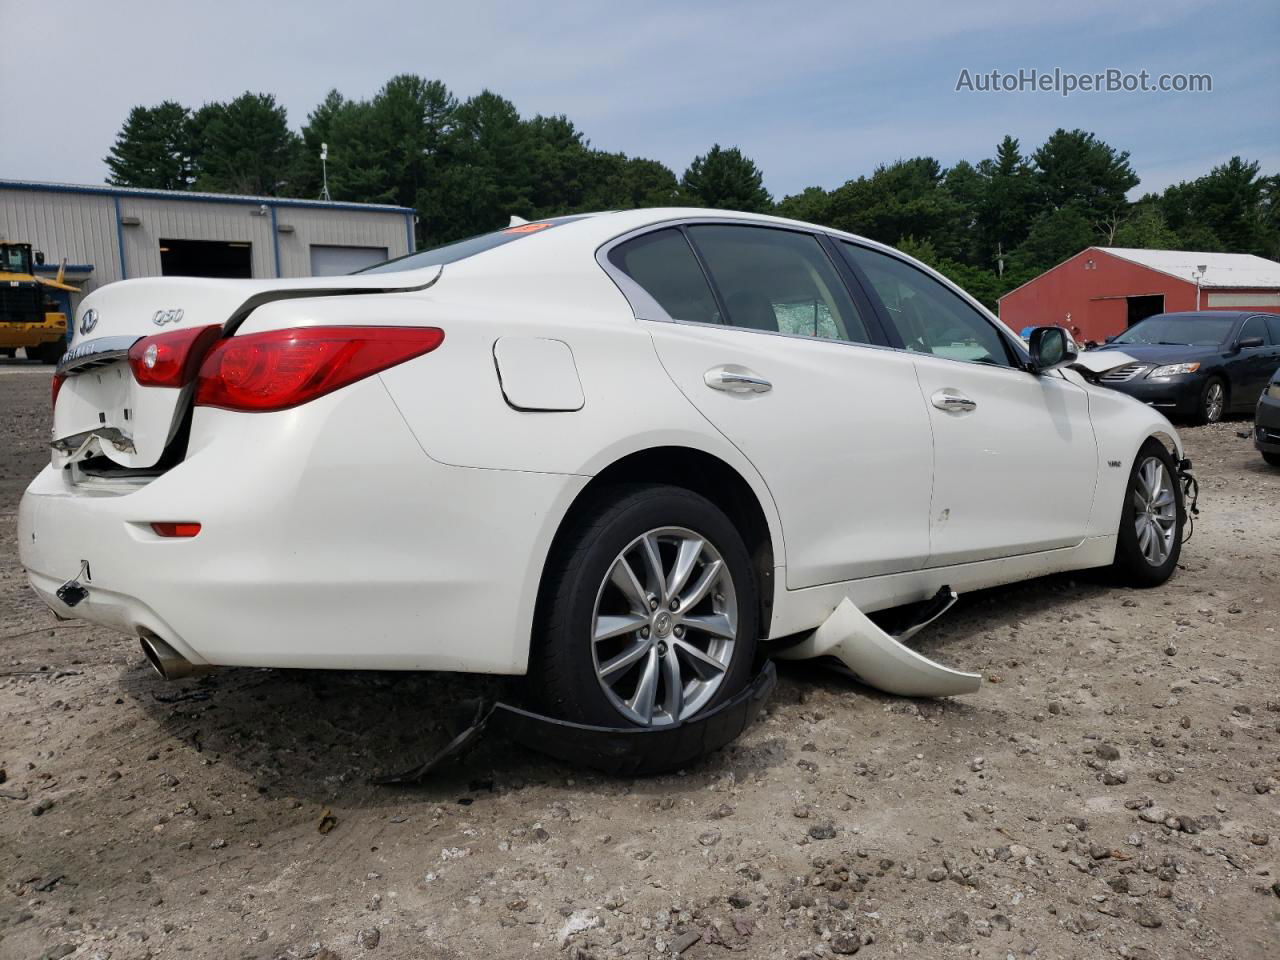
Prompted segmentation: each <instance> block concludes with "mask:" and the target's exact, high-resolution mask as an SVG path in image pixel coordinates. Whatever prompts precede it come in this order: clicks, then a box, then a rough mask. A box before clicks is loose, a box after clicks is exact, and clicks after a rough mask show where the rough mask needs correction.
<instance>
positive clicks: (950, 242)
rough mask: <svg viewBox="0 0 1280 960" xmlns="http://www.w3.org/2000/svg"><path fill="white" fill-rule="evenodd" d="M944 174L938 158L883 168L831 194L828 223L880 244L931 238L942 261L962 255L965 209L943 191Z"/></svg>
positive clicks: (928, 158)
mask: <svg viewBox="0 0 1280 960" xmlns="http://www.w3.org/2000/svg"><path fill="white" fill-rule="evenodd" d="M942 184H943V169H942V166H941V164H939V163H938V161H937V160H935V159H934V158H933V157H912V158H911V159H909V160H897V161H895V162H893V163H890V164H883V165H881V166H879V167H876V169H875V170H874V171H873V172H872V174H871V176H870V177H859V178H858V179H857V180H850V181H848V182H847V183H845V184H844V185H842V186H840V187H837V188H836V189H835V190H833V191H832V192H831V198H830V206H829V208H828V210H827V220H826V222H827V224H829V225H830V226H833V227H836V228H837V229H840V230H847V231H849V232H850V233H857V234H861V235H862V236H865V237H870V238H871V239H872V240H879V241H880V242H881V243H897V242H898V240H899V239H900V238H901V237H907V236H913V237H920V238H928V239H929V240H930V241H931V242H932V243H933V245H934V247H935V248H936V249H937V252H938V255H939V256H944V257H953V256H956V255H957V254H958V250H957V237H958V235H959V232H960V231H959V230H957V229H956V224H957V223H958V222H960V223H962V222H963V217H964V210H963V209H962V207H961V206H960V204H959V203H958V202H957V201H956V200H955V199H954V198H953V197H952V196H951V195H949V194H948V193H947V192H946V191H945V190H944V189H943V186H942Z"/></svg>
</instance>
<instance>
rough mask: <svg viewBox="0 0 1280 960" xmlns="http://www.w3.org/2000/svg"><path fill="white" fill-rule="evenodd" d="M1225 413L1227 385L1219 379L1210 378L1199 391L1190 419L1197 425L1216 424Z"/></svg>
mask: <svg viewBox="0 0 1280 960" xmlns="http://www.w3.org/2000/svg"><path fill="white" fill-rule="evenodd" d="M1226 412H1227V385H1226V384H1225V383H1223V381H1222V378H1221V377H1210V378H1209V380H1208V381H1207V382H1206V383H1205V385H1204V387H1202V388H1201V390H1200V399H1199V401H1198V402H1197V403H1196V410H1195V413H1194V414H1193V416H1192V419H1193V420H1194V421H1195V422H1196V423H1197V424H1206V423H1217V422H1218V421H1219V420H1221V419H1222V415H1223V414H1224V413H1226Z"/></svg>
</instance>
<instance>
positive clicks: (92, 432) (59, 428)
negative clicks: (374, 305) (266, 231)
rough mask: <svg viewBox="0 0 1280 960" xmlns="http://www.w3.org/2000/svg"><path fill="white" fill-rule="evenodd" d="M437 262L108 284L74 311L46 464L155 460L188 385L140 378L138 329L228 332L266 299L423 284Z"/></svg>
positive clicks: (183, 405) (186, 402) (175, 426)
mask: <svg viewBox="0 0 1280 960" xmlns="http://www.w3.org/2000/svg"><path fill="white" fill-rule="evenodd" d="M439 275H440V268H439V267H431V268H428V269H424V270H416V271H406V272H404V273H380V274H358V275H353V276H341V277H308V278H302V279H296V280H218V279H206V278H201V277H152V278H146V279H139V280H125V281H122V282H120V283H113V284H109V285H108V286H105V287H102V288H100V289H98V290H95V291H94V292H93V293H91V294H90V295H89V296H87V297H86V298H85V299H84V301H83V303H81V305H80V309H79V310H78V311H77V314H76V318H75V324H74V326H73V328H72V338H71V343H70V345H69V347H68V349H67V353H66V355H65V356H64V357H63V359H62V361H61V362H60V363H59V365H58V375H59V376H63V377H64V378H65V379H64V380H63V383H62V386H61V388H60V390H59V391H58V394H57V401H56V403H55V406H54V415H53V436H52V443H51V444H50V445H51V447H52V449H53V454H52V461H53V464H54V466H58V467H61V466H65V465H67V464H68V463H71V462H75V461H80V460H85V459H88V458H90V457H96V456H105V457H107V458H109V459H110V460H112V461H114V462H115V463H116V464H118V465H120V466H121V467H126V468H135V469H146V468H150V467H154V466H155V465H156V464H157V463H159V462H160V460H161V458H162V457H163V456H164V453H165V450H166V449H167V448H168V447H169V445H170V443H171V442H172V441H173V439H174V438H175V436H177V434H178V433H179V431H180V429H181V427H182V423H183V418H184V416H185V414H186V412H187V410H188V409H189V408H190V406H191V396H192V394H193V392H194V385H193V384H189V385H187V386H186V387H182V388H176V387H174V388H171V387H155V386H141V385H140V384H138V383H137V381H136V380H135V379H134V376H133V372H132V370H131V369H130V367H129V361H128V351H129V348H130V347H131V346H132V345H133V344H134V343H136V342H137V341H138V340H141V339H142V338H144V337H149V336H153V335H156V334H161V333H168V332H171V331H174V330H179V329H195V328H199V327H206V326H210V325H213V324H219V325H221V326H222V327H223V335H230V334H233V333H234V332H235V329H236V328H237V327H238V326H239V325H240V323H241V321H243V320H244V318H245V317H246V316H248V314H249V313H251V312H252V311H253V310H254V309H256V308H257V307H259V306H261V305H262V304H264V303H269V302H271V301H273V300H281V299H290V298H306V297H327V296H342V295H344V294H361V293H366V294H367V293H371V292H386V293H393V292H398V291H405V290H415V289H423V288H425V287H427V286H430V285H431V284H432V283H434V282H435V280H436V279H437V278H438V277H439Z"/></svg>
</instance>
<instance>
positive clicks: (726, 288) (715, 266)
mask: <svg viewBox="0 0 1280 960" xmlns="http://www.w3.org/2000/svg"><path fill="white" fill-rule="evenodd" d="M689 238H690V240H691V241H692V242H693V244H694V246H695V247H697V249H698V254H699V255H700V256H701V257H702V261H703V262H704V263H705V264H706V265H707V272H708V273H710V274H711V279H712V280H713V281H715V285H716V288H717V290H718V291H719V293H720V297H721V299H722V301H723V302H724V309H725V311H726V312H727V313H728V315H729V323H730V325H732V326H735V327H746V328H748V329H752V330H772V331H777V332H779V333H789V334H793V335H797V336H806V337H819V338H825V339H829V340H847V341H851V342H854V343H871V342H872V339H871V336H870V334H869V333H868V331H867V327H866V324H865V323H864V322H863V318H862V317H861V316H860V315H859V313H858V310H857V308H856V307H855V306H854V303H853V300H852V299H851V298H850V296H849V292H848V290H846V289H845V286H844V281H843V280H841V279H840V275H839V274H838V273H837V272H836V268H835V265H834V264H833V263H832V262H831V260H830V259H829V258H828V257H827V254H826V251H824V250H823V249H822V245H821V244H820V243H819V242H818V240H817V238H816V237H814V236H813V235H811V234H807V233H798V232H795V231H791V230H775V229H771V228H767V227H747V226H736V225H720V224H701V225H697V226H692V227H689Z"/></svg>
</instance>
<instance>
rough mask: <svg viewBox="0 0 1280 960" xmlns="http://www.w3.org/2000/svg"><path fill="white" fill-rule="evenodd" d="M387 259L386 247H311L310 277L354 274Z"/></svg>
mask: <svg viewBox="0 0 1280 960" xmlns="http://www.w3.org/2000/svg"><path fill="white" fill-rule="evenodd" d="M386 259H387V248H386V247H340V246H336V245H333V244H323V243H313V244H312V245H311V275H312V276H313V277H338V276H342V275H343V274H345V273H355V272H356V271H357V270H363V269H364V268H365V267H372V266H373V265H374V264H375V263H382V262H384V261H385V260H386Z"/></svg>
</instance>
